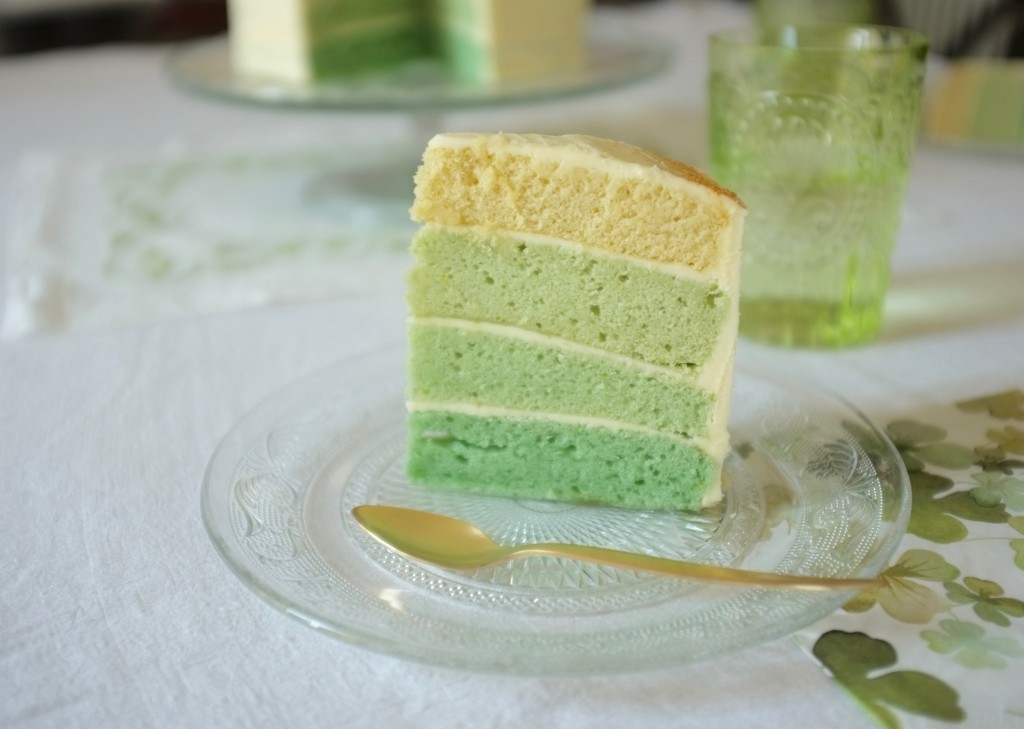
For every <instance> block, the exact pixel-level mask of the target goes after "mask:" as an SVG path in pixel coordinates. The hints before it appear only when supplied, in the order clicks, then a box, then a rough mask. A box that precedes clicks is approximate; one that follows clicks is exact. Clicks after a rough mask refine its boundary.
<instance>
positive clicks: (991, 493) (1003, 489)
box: [970, 473, 1024, 511]
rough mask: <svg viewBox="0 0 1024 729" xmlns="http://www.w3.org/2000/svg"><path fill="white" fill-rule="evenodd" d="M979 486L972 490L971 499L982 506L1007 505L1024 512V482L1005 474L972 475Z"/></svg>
mask: <svg viewBox="0 0 1024 729" xmlns="http://www.w3.org/2000/svg"><path fill="white" fill-rule="evenodd" d="M971 478H972V479H974V480H975V481H976V482H977V483H978V485H977V486H975V487H974V488H973V489H971V491H970V494H971V497H972V498H973V499H974V500H975V501H977V502H978V503H979V504H981V505H982V506H996V505H998V504H1006V506H1007V508H1009V509H1013V510H1014V511H1024V481H1021V480H1020V479H1019V478H1011V477H1010V476H1007V475H1006V474H1004V473H974V474H971Z"/></svg>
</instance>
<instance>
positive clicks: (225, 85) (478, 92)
mask: <svg viewBox="0 0 1024 729" xmlns="http://www.w3.org/2000/svg"><path fill="white" fill-rule="evenodd" d="M671 61H672V50H671V47H670V46H669V45H668V44H667V43H666V42H664V41H662V40H659V39H654V38H651V37H649V36H641V35H637V34H636V33H634V32H631V31H630V30H629V29H627V28H625V27H622V26H617V25H611V24H602V23H594V24H593V26H592V28H591V31H590V33H589V35H588V42H587V53H586V60H585V63H584V65H583V67H582V68H581V69H579V70H578V71H575V72H572V73H567V74H564V75H559V76H546V77H540V78H530V79H526V80H520V81H515V82H499V83H490V84H485V83H480V84H470V83H466V82H459V81H456V80H454V79H452V78H451V77H450V76H448V75H447V74H446V73H445V72H444V70H443V68H442V67H441V66H440V64H438V63H437V62H435V61H430V60H422V61H414V62H409V63H406V64H404V65H401V66H397V67H394V68H392V69H389V70H385V71H379V72H373V73H364V74H360V75H359V76H354V77H351V78H346V79H343V80H338V81H335V82H332V83H319V84H314V85H298V84H289V83H285V82H280V81H274V80H267V79H258V78H253V77H247V76H244V75H241V74H239V73H237V72H236V71H235V69H234V68H233V66H232V63H231V56H230V50H229V46H228V41H227V39H226V38H223V37H220V38H216V39H212V40H204V41H197V42H191V43H187V44H184V45H181V46H179V47H178V48H176V49H175V50H174V51H173V52H172V53H171V55H170V57H169V59H168V62H167V66H166V69H167V73H168V76H169V78H170V79H171V81H172V82H173V83H174V85H175V86H176V87H178V88H180V89H182V90H183V91H186V92H188V93H192V94H196V95H199V96H201V97H204V98H208V99H211V100H214V101H218V102H230V103H238V104H248V105H252V106H255V107H262V108H267V109H292V110H309V111H315V110H320V111H333V112H343V113H361V112H378V113H380V112H394V113H398V114H403V115H405V116H406V118H407V119H408V120H409V123H410V130H409V133H408V142H407V144H406V145H404V148H403V149H400V150H394V149H380V150H371V151H370V154H369V156H366V154H361V155H359V157H360V159H361V160H363V161H360V162H354V163H353V166H351V167H346V168H343V169H336V170H334V171H333V172H331V173H329V174H321V175H318V176H316V177H315V178H314V179H311V180H310V184H309V185H308V188H307V194H306V196H305V197H306V199H307V201H308V202H309V203H310V204H311V205H316V206H318V207H328V208H330V209H331V210H332V211H334V213H335V214H336V215H338V216H343V218H344V219H345V220H346V221H348V222H349V223H350V224H354V225H357V226H360V227H367V228H374V227H387V228H392V229H393V228H395V227H396V226H397V227H402V228H405V227H408V226H409V223H408V208H409V204H410V202H411V199H412V175H413V172H414V171H415V169H416V165H417V164H418V161H419V155H420V153H421V152H422V150H423V148H424V147H425V146H426V143H427V141H428V140H429V139H430V137H432V136H433V135H434V134H435V133H436V132H438V131H441V130H442V128H443V122H444V115H445V114H446V113H447V112H451V111H455V110H459V109H485V108H494V107H499V106H503V105H520V104H526V103H537V102H545V101H556V100H564V99H568V98H572V97H578V96H584V95H590V94H597V93H603V92H608V91H611V90H614V89H618V88H621V87H625V86H628V85H630V84H634V83H637V82H640V81H643V80H646V79H649V78H653V77H654V76H656V75H658V74H660V73H662V72H663V71H665V70H667V69H668V68H669V66H670V63H671ZM362 152H364V153H365V152H366V150H362ZM366 159H370V160H372V162H370V163H367V162H366V161H365V160H366Z"/></svg>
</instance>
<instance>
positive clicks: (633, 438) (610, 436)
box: [407, 133, 745, 509]
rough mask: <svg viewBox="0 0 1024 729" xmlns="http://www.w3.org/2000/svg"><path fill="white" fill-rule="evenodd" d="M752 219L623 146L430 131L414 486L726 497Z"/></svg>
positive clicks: (413, 353) (423, 171)
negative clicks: (745, 248)
mask: <svg viewBox="0 0 1024 729" xmlns="http://www.w3.org/2000/svg"><path fill="white" fill-rule="evenodd" d="M744 215H745V208H744V207H743V204H742V203H741V202H740V200H739V199H738V198H737V197H736V196H735V195H734V194H733V193H731V192H729V191H727V190H724V189H723V188H721V187H719V186H718V185H716V184H715V183H714V182H712V181H711V180H710V179H708V178H707V177H705V176H704V175H703V174H701V173H700V172H698V171H696V170H694V169H693V168H690V167H687V166H686V165H683V164H680V163H678V162H674V161H671V160H668V159H664V158H662V157H659V156H657V155H654V154H652V153H649V152H646V151H644V150H642V149H638V148H636V147H632V146H629V145H626V144H623V143H621V142H614V141H610V140H603V139H597V138H594V137H587V136H580V135H567V136H543V135H537V134H472V133H452V134H441V135H438V136H436V137H434V139H432V140H431V141H430V143H429V145H428V146H427V149H426V151H425V152H424V156H423V164H422V166H421V167H420V169H419V170H418V172H417V173H416V199H415V202H414V204H413V208H412V217H413V219H414V220H416V221H418V222H421V223H423V225H422V227H421V228H420V230H419V231H418V232H417V234H416V237H415V238H414V240H413V243H412V253H413V256H414V259H415V260H414V264H413V268H412V269H411V271H410V272H409V278H408V291H407V294H408V295H407V299H408V305H409V310H410V320H409V332H408V336H409V393H408V396H409V404H408V405H409V415H408V463H407V471H408V476H409V478H410V481H411V482H413V483H415V484H419V485H423V486H429V487H439V488H448V489H460V490H466V491H471V492H475V493H484V494H494V495H500V496H509V497H518V498H536V499H551V500H559V501H573V502H583V503H595V504H604V505H611V506H621V507H630V508H641V509H698V508H700V507H702V506H705V505H709V504H712V503H714V502H717V501H718V500H720V498H721V474H722V462H723V459H724V457H725V454H726V452H727V451H728V447H729V438H728V432H727V429H726V428H727V421H728V413H729V399H730V394H731V390H732V370H733V360H734V351H735V342H736V331H737V322H738V296H739V281H738V270H739V268H738V267H739V259H740V242H741V237H742V228H743V218H744Z"/></svg>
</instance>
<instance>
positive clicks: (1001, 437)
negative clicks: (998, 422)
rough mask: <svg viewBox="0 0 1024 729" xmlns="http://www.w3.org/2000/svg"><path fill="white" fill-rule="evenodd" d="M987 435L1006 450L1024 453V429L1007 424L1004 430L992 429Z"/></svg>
mask: <svg viewBox="0 0 1024 729" xmlns="http://www.w3.org/2000/svg"><path fill="white" fill-rule="evenodd" d="M985 435H987V436H988V437H989V438H991V439H992V441H993V442H994V443H996V444H997V445H998V446H999V447H1000V448H1002V449H1003V450H1004V451H1007V452H1009V453H1017V454H1019V455H1024V430H1021V429H1020V428H1015V427H1014V426H1012V425H1007V426H1006V427H1005V428H1003V429H1002V430H997V429H992V430H990V431H988V432H987V433H986V434H985Z"/></svg>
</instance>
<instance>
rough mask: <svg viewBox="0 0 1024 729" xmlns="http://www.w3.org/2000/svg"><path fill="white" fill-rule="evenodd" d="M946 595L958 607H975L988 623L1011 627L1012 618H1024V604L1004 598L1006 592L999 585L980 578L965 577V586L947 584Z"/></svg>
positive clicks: (953, 583) (976, 612) (977, 612)
mask: <svg viewBox="0 0 1024 729" xmlns="http://www.w3.org/2000/svg"><path fill="white" fill-rule="evenodd" d="M945 587H946V595H947V596H948V597H949V599H950V600H952V601H953V602H955V603H957V604H958V605H972V604H973V606H974V612H975V614H976V615H977V616H978V617H979V618H981V619H982V620H984V621H985V622H986V623H993V624H995V625H1001V626H1003V627H1004V628H1005V627H1007V626H1009V624H1010V618H1020V617H1024V602H1021V601H1020V600H1017V599H1015V598H1012V597H1003V594H1004V590H1003V588H1002V586H1001V585H999V584H998V583H995V582H992V581H991V580H983V579H981V578H978V577H965V578H964V584H963V585H960V584H957V583H956V582H947V583H946V585H945Z"/></svg>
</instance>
